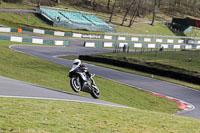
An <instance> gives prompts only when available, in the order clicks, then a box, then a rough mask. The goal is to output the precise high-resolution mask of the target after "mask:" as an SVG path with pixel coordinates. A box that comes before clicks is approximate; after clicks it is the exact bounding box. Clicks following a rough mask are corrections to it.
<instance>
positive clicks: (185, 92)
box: [10, 41, 200, 119]
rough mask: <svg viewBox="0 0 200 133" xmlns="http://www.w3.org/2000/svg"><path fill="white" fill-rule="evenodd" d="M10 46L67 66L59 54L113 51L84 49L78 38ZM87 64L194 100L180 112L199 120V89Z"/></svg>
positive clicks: (125, 81) (93, 70)
mask: <svg viewBox="0 0 200 133" xmlns="http://www.w3.org/2000/svg"><path fill="white" fill-rule="evenodd" d="M72 44H73V43H72ZM75 44H76V45H75ZM10 48H11V49H13V50H16V51H18V52H22V53H25V54H29V55H32V56H36V57H39V58H43V59H45V60H49V61H52V62H55V63H58V64H61V65H64V66H67V67H71V65H72V61H70V60H66V59H62V58H57V56H58V55H77V54H82V55H84V54H94V53H104V52H111V51H112V50H111V49H101V48H84V47H83V46H82V44H81V43H78V41H76V42H74V45H70V46H67V47H56V46H50V47H49V46H30V45H29V46H27V45H14V46H11V47H10ZM87 67H88V68H89V71H90V72H91V73H95V74H96V75H97V76H100V77H104V78H107V79H111V80H113V81H117V82H120V83H123V84H126V85H129V86H132V87H137V88H140V89H143V90H147V91H151V92H156V93H159V94H162V95H166V96H170V97H174V98H177V99H180V100H183V101H186V102H188V103H191V104H192V105H194V106H195V109H194V110H192V111H184V112H180V113H178V115H182V116H187V117H193V118H197V119H200V91H197V90H193V89H191V88H188V87H184V86H180V85H176V84H172V83H168V82H165V81H161V80H157V79H152V78H148V77H144V76H138V75H135V74H129V73H125V72H120V71H117V70H112V69H108V68H103V67H99V66H95V65H90V64H87ZM47 95H48V93H47ZM80 98H81V96H80ZM90 100H92V101H94V102H95V101H97V100H95V99H90Z"/></svg>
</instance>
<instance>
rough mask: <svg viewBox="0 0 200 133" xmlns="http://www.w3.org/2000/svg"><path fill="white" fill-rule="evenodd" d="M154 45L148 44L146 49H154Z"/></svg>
mask: <svg viewBox="0 0 200 133" xmlns="http://www.w3.org/2000/svg"><path fill="white" fill-rule="evenodd" d="M155 47H156V44H148V48H155Z"/></svg>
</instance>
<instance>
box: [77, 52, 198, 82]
mask: <svg viewBox="0 0 200 133" xmlns="http://www.w3.org/2000/svg"><path fill="white" fill-rule="evenodd" d="M79 59H81V60H86V61H93V62H99V63H104V64H109V65H115V66H119V67H123V68H129V69H134V70H137V71H141V72H146V73H150V74H155V75H160V76H165V77H169V78H173V79H178V80H181V81H185V82H189V83H194V84H198V85H199V84H200V82H199V81H200V77H198V76H193V75H189V74H184V73H180V72H175V71H169V70H163V69H159V68H155V67H151V66H146V65H141V64H137V63H128V62H124V61H119V60H115V59H108V58H104V57H93V56H88V55H80V56H79ZM188 73H189V72H188Z"/></svg>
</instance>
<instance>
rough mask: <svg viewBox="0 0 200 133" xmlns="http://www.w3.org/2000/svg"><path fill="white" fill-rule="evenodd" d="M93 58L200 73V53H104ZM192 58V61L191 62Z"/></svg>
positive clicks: (194, 51) (189, 51)
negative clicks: (105, 58)
mask: <svg viewBox="0 0 200 133" xmlns="http://www.w3.org/2000/svg"><path fill="white" fill-rule="evenodd" d="M93 56H99V57H107V58H111V59H117V60H121V61H126V62H130V63H132V62H133V63H139V64H145V65H149V66H153V67H159V68H161V69H167V70H174V71H176V70H175V69H176V68H177V70H178V69H181V71H182V72H184V70H188V71H191V73H192V72H193V71H194V72H196V73H200V66H199V64H200V60H199V58H200V51H197V50H193V51H191V50H188V51H162V52H130V53H104V54H96V55H93ZM189 58H192V61H189ZM196 73H195V74H196Z"/></svg>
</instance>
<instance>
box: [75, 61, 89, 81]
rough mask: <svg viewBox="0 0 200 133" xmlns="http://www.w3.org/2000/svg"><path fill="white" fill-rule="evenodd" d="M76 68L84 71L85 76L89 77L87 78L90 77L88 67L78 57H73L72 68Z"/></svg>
mask: <svg viewBox="0 0 200 133" xmlns="http://www.w3.org/2000/svg"><path fill="white" fill-rule="evenodd" d="M76 68H78V69H79V70H80V71H82V72H85V73H86V75H87V77H89V78H90V77H91V74H90V73H89V71H88V68H87V67H86V66H85V65H84V64H82V63H81V60H79V59H75V60H74V61H73V66H72V69H73V70H74V69H76Z"/></svg>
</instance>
